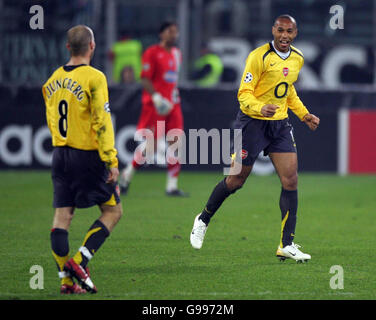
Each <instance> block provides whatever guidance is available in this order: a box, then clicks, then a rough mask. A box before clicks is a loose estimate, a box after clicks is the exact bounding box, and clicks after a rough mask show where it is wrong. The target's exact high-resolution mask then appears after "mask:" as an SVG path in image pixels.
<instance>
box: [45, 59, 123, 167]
mask: <svg viewBox="0 0 376 320" xmlns="http://www.w3.org/2000/svg"><path fill="white" fill-rule="evenodd" d="M42 92H43V97H44V101H45V104H46V117H47V124H48V127H49V129H50V131H51V135H52V145H53V146H69V147H72V148H76V149H80V150H98V152H99V156H100V158H101V160H102V161H104V162H106V164H107V165H108V166H109V167H117V166H118V160H117V157H116V154H117V151H116V149H115V146H114V145H115V138H114V129H113V126H112V120H111V115H110V108H109V99H108V87H107V80H106V77H105V75H104V74H103V73H102V72H101V71H99V70H97V69H95V68H93V67H91V66H88V65H79V66H63V67H60V68H58V69H57V70H56V71H55V72H54V73H53V74H52V76H51V77H50V78H49V79H48V80H47V82H46V83H45V84H44V85H43V88H42Z"/></svg>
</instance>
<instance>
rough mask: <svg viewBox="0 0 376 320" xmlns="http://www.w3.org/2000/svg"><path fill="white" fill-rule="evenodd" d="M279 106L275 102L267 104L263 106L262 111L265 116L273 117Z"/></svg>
mask: <svg viewBox="0 0 376 320" xmlns="http://www.w3.org/2000/svg"><path fill="white" fill-rule="evenodd" d="M278 108H279V107H278V106H277V105H275V104H266V105H264V106H263V107H262V108H261V113H262V115H263V116H264V117H267V118H271V117H273V116H274V114H275V113H276V112H277V109H278Z"/></svg>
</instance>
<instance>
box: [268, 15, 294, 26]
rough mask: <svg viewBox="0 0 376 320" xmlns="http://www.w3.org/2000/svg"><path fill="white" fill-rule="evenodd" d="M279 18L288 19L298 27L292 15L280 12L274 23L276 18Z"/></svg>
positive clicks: (275, 21)
mask: <svg viewBox="0 0 376 320" xmlns="http://www.w3.org/2000/svg"><path fill="white" fill-rule="evenodd" d="M280 19H286V20H290V21H291V22H292V23H294V24H295V26H296V27H298V24H297V23H296V20H295V18H294V17H292V16H290V15H289V14H281V15H280V16H278V17H277V18H276V19H275V20H274V25H275V24H276V23H277V20H280Z"/></svg>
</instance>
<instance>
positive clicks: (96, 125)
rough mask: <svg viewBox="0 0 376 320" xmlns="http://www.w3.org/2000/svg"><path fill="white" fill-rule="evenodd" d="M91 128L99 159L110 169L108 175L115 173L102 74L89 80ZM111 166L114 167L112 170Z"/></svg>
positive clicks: (106, 96) (116, 165) (115, 160)
mask: <svg viewBox="0 0 376 320" xmlns="http://www.w3.org/2000/svg"><path fill="white" fill-rule="evenodd" d="M90 91H91V117H92V129H93V130H94V132H95V133H96V137H97V141H98V152H99V156H100V158H101V160H102V161H103V162H105V163H106V166H107V167H108V168H109V170H110V176H111V175H114V174H116V169H117V167H118V159H117V157H116V155H117V151H116V149H115V136H114V128H113V126H112V120H111V114H110V109H109V103H108V101H109V98H108V88H107V80H106V77H105V76H104V74H102V73H101V74H100V75H99V76H98V77H93V79H92V80H91V82H90ZM113 168H116V169H115V170H113Z"/></svg>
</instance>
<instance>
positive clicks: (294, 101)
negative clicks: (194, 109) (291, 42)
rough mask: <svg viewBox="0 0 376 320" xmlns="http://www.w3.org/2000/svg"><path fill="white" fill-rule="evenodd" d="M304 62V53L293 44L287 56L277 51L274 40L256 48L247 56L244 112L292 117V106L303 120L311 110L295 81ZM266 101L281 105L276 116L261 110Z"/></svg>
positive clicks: (242, 96) (242, 89)
mask: <svg viewBox="0 0 376 320" xmlns="http://www.w3.org/2000/svg"><path fill="white" fill-rule="evenodd" d="M303 64H304V58H303V54H302V53H301V52H300V51H299V50H298V49H296V48H295V47H293V46H291V48H290V53H289V54H287V57H286V58H285V59H283V58H282V57H281V56H280V55H279V54H278V53H277V52H276V50H275V48H274V46H273V44H272V43H267V44H265V45H263V46H261V47H259V48H257V49H255V50H253V51H252V52H251V53H250V54H249V56H248V58H247V61H246V66H245V69H244V73H243V76H242V79H241V83H240V87H239V91H238V101H239V103H240V109H241V110H242V112H243V113H244V114H246V115H248V116H250V117H252V118H256V119H262V120H282V119H285V118H287V117H288V114H287V111H288V109H291V110H292V111H293V112H294V113H295V114H296V115H297V116H298V117H299V119H300V120H302V119H303V117H304V116H305V115H306V114H307V113H308V110H307V108H306V107H305V106H304V105H303V103H302V101H301V100H300V99H299V97H298V95H297V93H296V90H295V87H294V85H293V83H294V82H295V81H296V80H297V79H298V75H299V71H300V69H301V68H302V67H303ZM266 104H274V105H277V106H279V108H278V109H277V112H276V113H275V114H274V116H273V117H272V118H266V117H264V116H263V115H262V113H261V108H262V107H263V106H264V105H266Z"/></svg>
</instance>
